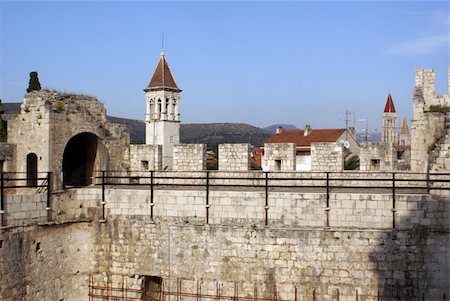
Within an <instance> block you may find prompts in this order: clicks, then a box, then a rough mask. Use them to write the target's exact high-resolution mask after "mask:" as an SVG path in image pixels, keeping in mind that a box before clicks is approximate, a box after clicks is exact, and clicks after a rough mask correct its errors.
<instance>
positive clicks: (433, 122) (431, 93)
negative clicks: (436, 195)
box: [411, 69, 450, 172]
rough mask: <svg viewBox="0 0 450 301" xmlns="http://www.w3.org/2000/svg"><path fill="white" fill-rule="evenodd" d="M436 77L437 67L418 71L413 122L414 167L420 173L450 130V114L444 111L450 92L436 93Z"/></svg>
mask: <svg viewBox="0 0 450 301" xmlns="http://www.w3.org/2000/svg"><path fill="white" fill-rule="evenodd" d="M435 76H436V75H435V72H434V70H433V69H417V70H416V83H415V89H414V97H413V113H414V116H413V121H412V123H411V169H412V170H413V171H416V172H425V171H426V170H427V168H428V162H429V160H430V154H431V152H432V151H433V150H434V149H435V148H436V147H438V146H439V144H440V141H439V140H440V139H441V138H444V137H445V135H447V134H449V131H450V129H449V128H446V119H445V118H446V116H445V115H446V114H445V112H443V111H440V110H441V109H443V108H449V107H450V95H449V94H448V93H447V94H446V95H436V92H435ZM449 78H450V69H449ZM449 83H450V79H449ZM449 91H450V89H449ZM436 169H439V166H437V167H436Z"/></svg>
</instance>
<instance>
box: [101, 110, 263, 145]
mask: <svg viewBox="0 0 450 301" xmlns="http://www.w3.org/2000/svg"><path fill="white" fill-rule="evenodd" d="M108 120H109V121H111V122H114V123H120V124H124V125H125V126H126V127H127V129H128V131H129V132H130V140H131V143H138V144H139V143H145V123H144V122H143V121H141V120H134V119H127V118H119V117H111V116H108ZM180 136H181V137H180V139H181V142H182V143H205V144H207V145H208V149H214V148H216V147H217V144H220V143H250V144H252V145H255V146H259V145H261V144H262V143H263V142H264V140H266V139H267V138H268V137H269V136H270V133H268V132H266V131H264V130H263V129H260V128H257V127H254V126H251V125H248V124H243V123H198V124H181V127H180Z"/></svg>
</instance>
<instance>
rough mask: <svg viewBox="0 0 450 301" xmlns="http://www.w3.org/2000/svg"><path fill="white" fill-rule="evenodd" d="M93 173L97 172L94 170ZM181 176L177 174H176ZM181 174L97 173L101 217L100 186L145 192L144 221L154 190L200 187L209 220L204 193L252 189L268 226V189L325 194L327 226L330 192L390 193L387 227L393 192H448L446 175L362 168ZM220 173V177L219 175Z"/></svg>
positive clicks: (449, 180)
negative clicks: (262, 204)
mask: <svg viewBox="0 0 450 301" xmlns="http://www.w3.org/2000/svg"><path fill="white" fill-rule="evenodd" d="M97 174H98V172H97ZM180 174H181V175H180ZM182 174H183V173H182V172H178V173H177V172H155V171H150V172H148V173H147V174H144V173H142V172H141V173H135V174H133V173H128V174H123V172H112V171H102V172H101V173H100V175H98V176H96V177H94V178H95V181H94V182H95V183H97V185H101V187H102V201H101V204H102V219H105V218H106V216H105V205H106V199H105V195H106V193H105V190H106V188H107V187H108V188H110V189H121V188H122V187H128V188H131V187H138V188H139V189H149V190H150V219H152V220H153V207H154V205H155V202H154V195H155V193H154V190H155V189H167V188H171V189H177V188H183V189H202V190H204V191H205V208H206V213H205V215H206V216H205V220H206V223H209V208H210V191H211V190H220V189H223V190H229V189H245V190H248V189H256V190H260V191H264V197H265V207H264V210H265V218H264V219H265V221H264V223H265V225H268V216H269V214H268V210H269V196H270V193H271V192H274V191H286V190H288V191H299V192H301V191H306V192H315V193H323V194H325V198H326V208H325V211H326V226H327V227H328V226H329V211H330V193H331V192H333V193H343V192H349V191H350V192H354V191H359V192H361V191H362V192H367V190H370V192H374V193H376V192H379V193H388V194H390V195H391V196H392V197H391V200H392V208H391V211H392V225H393V228H395V226H396V225H395V223H396V219H395V212H396V196H397V195H399V194H429V193H430V191H431V190H450V173H431V174H430V173H427V174H421V173H401V172H391V173H387V172H386V173H363V172H357V173H356V172H353V173H352V172H308V173H269V172H249V173H241V175H243V176H241V177H238V176H235V174H236V173H230V174H226V173H223V172H211V171H205V172H195V173H189V174H186V175H182ZM224 174H226V176H224Z"/></svg>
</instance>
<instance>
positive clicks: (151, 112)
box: [144, 49, 181, 169]
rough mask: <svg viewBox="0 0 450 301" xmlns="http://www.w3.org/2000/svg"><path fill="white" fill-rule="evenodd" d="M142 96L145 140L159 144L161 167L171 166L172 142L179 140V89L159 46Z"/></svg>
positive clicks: (167, 167)
mask: <svg viewBox="0 0 450 301" xmlns="http://www.w3.org/2000/svg"><path fill="white" fill-rule="evenodd" d="M144 91H145V98H146V104H147V105H146V114H145V125H146V127H145V144H150V145H158V144H159V145H162V149H163V168H164V169H171V168H172V158H173V146H174V145H175V144H179V143H180V114H179V107H180V93H181V90H180V89H178V86H177V84H176V82H175V79H174V78H173V76H172V73H171V72H170V69H169V65H168V64H167V61H166V56H165V55H164V49H163V50H161V55H160V57H159V61H158V65H157V66H156V69H155V72H154V73H153V76H152V78H151V80H150V83H149V84H148V87H147V88H145V89H144Z"/></svg>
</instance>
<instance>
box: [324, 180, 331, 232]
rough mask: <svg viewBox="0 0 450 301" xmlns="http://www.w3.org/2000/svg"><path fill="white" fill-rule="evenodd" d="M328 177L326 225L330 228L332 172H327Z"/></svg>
mask: <svg viewBox="0 0 450 301" xmlns="http://www.w3.org/2000/svg"><path fill="white" fill-rule="evenodd" d="M326 175H327V178H326V186H327V187H326V189H327V192H326V198H327V206H326V207H325V216H326V221H325V227H326V228H329V227H330V173H329V172H327V173H326Z"/></svg>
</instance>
